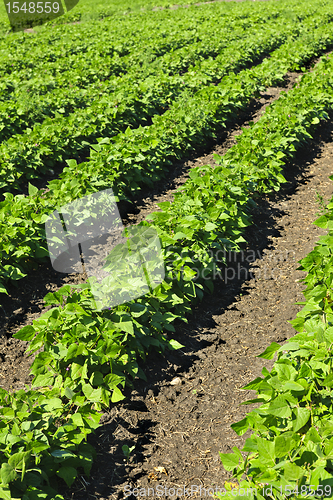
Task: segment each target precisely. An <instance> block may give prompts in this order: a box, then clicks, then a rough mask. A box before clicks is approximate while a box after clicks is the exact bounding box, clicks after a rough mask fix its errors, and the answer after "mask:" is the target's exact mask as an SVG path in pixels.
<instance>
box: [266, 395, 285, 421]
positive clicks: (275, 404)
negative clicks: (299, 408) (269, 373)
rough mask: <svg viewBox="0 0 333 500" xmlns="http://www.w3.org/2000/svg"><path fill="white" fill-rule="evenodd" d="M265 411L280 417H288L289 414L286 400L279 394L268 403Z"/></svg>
mask: <svg viewBox="0 0 333 500" xmlns="http://www.w3.org/2000/svg"><path fill="white" fill-rule="evenodd" d="M267 412H268V413H271V414H272V415H275V416H276V417H281V418H289V417H290V416H291V409H290V407H289V405H288V402H287V400H286V399H285V398H284V397H283V396H281V395H280V396H278V397H277V398H276V399H274V400H273V401H272V402H271V403H270V405H269V406H268V409H267Z"/></svg>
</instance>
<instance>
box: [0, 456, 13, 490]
mask: <svg viewBox="0 0 333 500" xmlns="http://www.w3.org/2000/svg"><path fill="white" fill-rule="evenodd" d="M0 476H1V481H2V483H3V484H4V485H7V484H9V483H11V482H12V481H15V479H16V478H17V472H16V471H15V468H14V467H13V466H12V465H10V464H8V463H6V462H5V463H3V464H2V465H1V470H0ZM0 498H1V497H0Z"/></svg>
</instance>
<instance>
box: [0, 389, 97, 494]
mask: <svg viewBox="0 0 333 500" xmlns="http://www.w3.org/2000/svg"><path fill="white" fill-rule="evenodd" d="M73 396H74V393H72V394H71V395H69V394H68V396H67V397H66V396H62V395H61V391H60V388H59V387H57V386H55V387H53V388H52V389H51V390H49V389H47V388H45V387H44V388H41V389H39V390H29V388H28V387H27V388H26V390H19V391H17V392H15V393H12V394H9V393H8V392H6V391H5V390H4V389H0V405H1V408H0V416H1V420H0V498H2V499H4V500H11V499H13V500H14V499H17V498H22V500H36V499H42V498H43V499H47V500H51V499H52V500H63V496H62V495H60V494H58V493H57V490H58V484H59V482H62V481H65V483H66V484H67V486H71V485H72V484H73V482H74V481H75V478H76V477H77V476H78V474H83V473H84V474H86V475H89V472H90V469H91V466H92V462H93V459H94V458H95V457H96V452H95V450H94V449H93V447H92V446H91V445H89V444H88V443H87V441H86V439H87V436H88V435H89V434H90V433H91V432H92V431H93V430H94V429H96V428H97V427H98V425H99V420H100V414H99V413H98V412H97V411H96V410H94V409H93V408H92V405H91V404H90V403H87V402H84V401H81V402H79V400H78V399H77V401H76V404H75V405H74V404H73V399H71V398H73Z"/></svg>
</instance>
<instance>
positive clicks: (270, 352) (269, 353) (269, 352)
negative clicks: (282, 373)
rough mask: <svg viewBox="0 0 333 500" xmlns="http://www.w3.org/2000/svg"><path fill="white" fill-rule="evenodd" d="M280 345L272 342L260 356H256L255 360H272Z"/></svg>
mask: <svg viewBox="0 0 333 500" xmlns="http://www.w3.org/2000/svg"><path fill="white" fill-rule="evenodd" d="M280 347H281V346H280V344H277V343H276V342H272V343H271V345H270V346H268V347H267V349H265V351H264V352H263V353H261V354H259V355H258V356H256V357H257V358H264V359H273V358H274V354H275V353H276V351H277V350H278V349H280Z"/></svg>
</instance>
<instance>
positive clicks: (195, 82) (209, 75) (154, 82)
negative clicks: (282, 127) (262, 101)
mask: <svg viewBox="0 0 333 500" xmlns="http://www.w3.org/2000/svg"><path fill="white" fill-rule="evenodd" d="M325 29H326V28H325ZM283 38H284V37H283V35H280V33H277V34H275V33H274V31H273V30H272V31H271V32H270V33H269V35H267V34H261V33H260V32H257V33H256V34H255V35H253V36H252V37H249V38H248V39H246V40H245V41H244V44H242V45H241V46H240V47H237V49H236V48H235V50H234V51H233V52H230V51H229V49H227V50H226V51H225V52H223V53H222V54H221V55H220V56H219V57H218V58H217V60H215V61H211V62H210V65H209V64H205V65H204V66H203V67H202V68H200V66H199V65H198V67H196V68H194V69H196V71H191V72H189V73H186V74H185V75H183V76H182V77H180V76H178V77H168V76H165V75H164V73H163V72H160V73H159V72H157V73H155V74H154V75H153V76H149V77H147V78H145V79H144V80H143V81H141V82H140V80H138V81H135V80H134V82H132V78H133V75H132V74H131V78H126V79H125V78H124V79H122V80H125V81H123V85H121V86H120V88H119V89H117V90H115V91H114V92H113V93H112V94H111V96H112V97H111V96H109V95H107V93H106V95H103V94H102V95H101V96H99V98H98V99H95V100H94V101H93V102H92V103H91V104H90V106H88V107H87V108H83V109H77V110H76V111H75V112H74V113H71V114H70V115H69V116H62V115H59V114H58V116H56V118H54V119H51V118H48V119H47V120H44V121H43V122H42V123H41V124H36V125H35V126H34V127H33V129H32V130H30V129H29V130H28V132H26V133H25V134H17V135H14V136H12V137H11V138H10V139H9V140H8V141H6V142H3V143H2V144H1V146H0V150H1V153H2V155H1V156H2V160H1V162H0V169H1V175H2V178H3V181H2V183H0V188H2V191H3V190H7V191H8V189H9V188H10V187H11V186H13V187H14V188H17V187H18V183H17V181H19V182H20V183H21V184H22V181H23V182H24V181H26V179H30V180H31V179H33V178H35V177H38V176H39V174H40V173H45V172H46V171H47V170H49V169H50V168H51V167H53V166H54V164H55V163H56V162H58V161H63V160H64V159H66V158H70V157H73V156H74V157H76V158H78V156H79V154H80V153H81V152H82V151H83V150H84V149H86V150H87V142H91V141H93V140H96V138H97V137H105V136H106V137H112V136H114V135H117V134H119V133H120V132H125V130H126V128H127V127H129V126H130V127H138V126H139V125H146V124H147V123H148V120H151V118H152V117H153V116H154V115H157V114H163V112H164V110H165V108H167V107H169V106H170V107H171V108H170V110H169V114H170V115H171V114H172V113H173V109H174V108H175V107H176V106H177V102H178V101H179V100H180V101H183V96H184V95H185V96H186V97H189V96H190V95H193V94H194V93H195V92H196V91H198V90H199V89H200V88H202V86H203V81H204V83H205V84H206V85H207V84H209V83H214V82H216V81H218V80H219V79H220V78H221V77H222V76H223V75H225V74H226V73H227V72H228V71H230V70H234V71H237V70H239V69H240V68H241V67H242V66H246V64H249V63H250V62H252V63H253V62H254V61H255V60H257V59H258V58H260V57H263V56H264V55H265V54H267V53H268V52H269V51H270V50H271V49H273V48H274V47H275V46H276V45H279V44H280V43H282V41H283ZM238 43H239V42H238ZM230 48H231V49H233V46H231V47H230ZM210 66H212V70H211V71H209V69H210ZM216 66H219V70H218V71H217V70H216ZM175 98H176V101H175ZM62 111H64V109H63V110H62ZM23 116H24V115H23ZM17 121H18V119H17ZM5 123H6V122H5ZM12 126H13V125H12ZM6 130H8V129H6ZM121 139H122V138H121V136H120V140H121ZM83 141H85V142H83Z"/></svg>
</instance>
